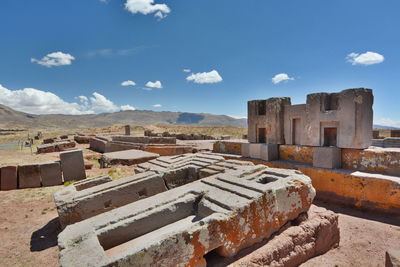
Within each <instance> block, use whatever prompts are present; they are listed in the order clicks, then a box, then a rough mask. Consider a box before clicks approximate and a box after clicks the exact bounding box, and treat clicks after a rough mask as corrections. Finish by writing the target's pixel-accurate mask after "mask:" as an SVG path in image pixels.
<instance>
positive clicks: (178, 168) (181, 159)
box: [54, 154, 252, 227]
mask: <svg viewBox="0 0 400 267" xmlns="http://www.w3.org/2000/svg"><path fill="white" fill-rule="evenodd" d="M244 165H252V163H246V162H239V161H232V160H227V161H225V160H224V159H223V158H222V157H216V156H213V155H206V154H187V155H182V156H178V157H161V158H158V159H155V160H152V161H150V162H148V163H144V164H140V165H139V166H138V167H137V168H136V170H135V171H136V172H139V173H141V174H137V175H134V176H130V177H126V178H121V179H118V180H115V181H112V182H111V181H105V182H104V179H101V180H100V181H101V183H98V184H97V183H96V181H99V178H98V179H89V180H88V181H92V182H90V186H86V185H88V183H89V182H87V181H85V182H78V183H74V185H72V186H69V187H66V188H64V189H62V190H61V191H59V192H57V193H55V194H54V199H55V201H56V206H57V210H58V213H59V218H60V221H61V224H62V226H63V227H65V226H66V225H68V224H71V223H75V222H77V221H80V220H83V219H86V218H89V217H92V216H94V215H97V214H100V213H102V212H105V211H107V210H111V209H114V208H116V207H120V206H122V205H125V204H127V203H131V202H134V201H137V200H139V199H143V198H146V197H150V196H153V195H155V194H158V193H160V192H164V191H166V190H168V189H170V188H174V187H177V186H180V185H184V184H187V183H190V182H192V181H195V180H198V179H200V178H204V177H207V176H210V175H213V174H216V173H220V172H224V171H225V170H227V169H237V168H239V167H241V166H244ZM100 184H101V185H100Z"/></svg>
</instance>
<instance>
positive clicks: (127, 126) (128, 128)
mask: <svg viewBox="0 0 400 267" xmlns="http://www.w3.org/2000/svg"><path fill="white" fill-rule="evenodd" d="M125 135H131V126H129V125H125Z"/></svg>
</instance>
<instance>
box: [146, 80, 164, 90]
mask: <svg viewBox="0 0 400 267" xmlns="http://www.w3.org/2000/svg"><path fill="white" fill-rule="evenodd" d="M146 86H147V87H148V88H147V89H145V90H151V89H150V88H162V84H161V82H160V81H155V82H150V81H148V82H147V83H146Z"/></svg>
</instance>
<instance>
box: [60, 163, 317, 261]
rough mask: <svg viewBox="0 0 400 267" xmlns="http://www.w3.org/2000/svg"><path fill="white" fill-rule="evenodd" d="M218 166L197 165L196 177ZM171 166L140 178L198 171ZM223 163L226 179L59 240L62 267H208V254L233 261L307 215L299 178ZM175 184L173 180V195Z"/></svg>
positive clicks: (194, 185)
mask: <svg viewBox="0 0 400 267" xmlns="http://www.w3.org/2000/svg"><path fill="white" fill-rule="evenodd" d="M214 157H215V156H214ZM216 158H218V157H215V159H214V160H208V161H207V158H206V157H205V156H203V158H200V159H198V165H197V167H198V168H197V171H196V173H199V170H200V169H201V168H206V167H207V166H211V165H216V164H215V160H217V159H216ZM160 159H161V160H160ZM174 160H176V158H171V157H168V158H166V159H163V158H158V159H157V160H154V161H152V162H150V163H145V164H143V165H145V166H141V167H140V168H141V169H142V170H143V171H144V173H143V174H141V175H147V173H148V172H147V171H146V168H150V165H151V164H153V166H156V165H157V164H159V165H161V163H163V165H162V166H158V168H157V170H153V171H154V172H157V173H159V174H161V173H167V176H168V175H170V177H171V178H172V177H174V175H172V173H173V172H174V171H176V172H179V173H180V171H181V169H182V168H186V169H187V170H188V171H189V172H190V169H191V168H189V167H184V166H190V165H192V166H196V164H195V163H194V162H193V159H188V158H186V159H180V161H181V162H179V161H175V162H174ZM182 160H186V163H185V162H182ZM190 163H193V164H190ZM221 163H223V164H226V165H227V166H228V167H227V168H223V167H222V168H223V169H224V171H223V172H219V173H218V172H217V173H216V174H215V175H211V176H209V177H206V178H203V179H200V180H195V181H194V182H191V183H187V184H184V185H182V186H179V187H177V188H173V189H171V190H169V191H168V192H163V193H159V194H157V195H154V196H152V197H148V198H145V199H141V200H139V201H136V202H133V203H130V204H127V205H124V206H122V207H119V208H116V209H113V210H111V211H108V212H105V213H102V214H99V215H97V216H94V217H92V218H89V219H86V220H84V221H81V222H78V223H75V224H72V225H69V226H67V227H66V228H65V229H64V231H63V232H61V233H60V235H59V238H58V245H59V249H60V265H61V266H77V265H80V266H82V265H85V266H89V265H90V266H115V265H118V266H198V265H205V264H206V261H205V259H204V255H205V254H207V253H208V252H210V251H212V250H215V251H216V252H217V253H218V254H219V255H222V256H224V257H231V256H233V255H235V254H236V253H237V252H238V251H239V250H241V249H243V248H245V247H248V246H251V245H253V244H255V243H257V242H260V241H261V240H263V239H264V238H268V237H270V236H271V235H272V234H273V233H274V232H276V231H278V230H279V229H280V228H281V227H282V226H283V225H285V224H286V223H287V222H288V221H291V220H293V219H295V218H297V217H298V216H299V214H301V213H303V212H306V211H307V210H308V209H309V207H310V205H311V203H312V201H313V198H314V196H315V190H314V188H313V187H312V185H311V180H310V179H309V178H308V177H307V176H305V175H303V174H301V173H300V172H298V171H294V170H283V169H273V168H268V167H266V166H263V165H257V166H252V165H248V164H246V165H242V166H240V165H239V167H236V168H234V167H233V166H232V165H234V164H232V163H226V161H222V162H221ZM172 165H174V167H171V166H172ZM202 165H204V166H202ZM229 167H230V168H229ZM210 170H211V168H210ZM175 177H176V176H175ZM184 177H185V176H184ZM121 180H122V179H121ZM121 180H120V181H121ZM179 180H180V179H172V181H173V182H172V185H173V187H175V186H177V185H180V184H182V182H179ZM187 180H188V181H190V180H191V179H187ZM110 183H112V182H110ZM106 184H107V183H105V184H104V185H106ZM92 188H95V187H92ZM82 191H84V190H82ZM121 194H122V193H121ZM60 195H61V194H60ZM93 198H94V197H93ZM101 204H103V203H102V202H101Z"/></svg>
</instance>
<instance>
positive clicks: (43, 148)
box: [37, 141, 76, 154]
mask: <svg viewBox="0 0 400 267" xmlns="http://www.w3.org/2000/svg"><path fill="white" fill-rule="evenodd" d="M75 146H76V143H75V142H71V141H62V142H55V143H51V144H44V145H40V146H38V147H37V153H38V154H41V153H51V152H59V151H65V150H68V149H70V148H73V147H75Z"/></svg>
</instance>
